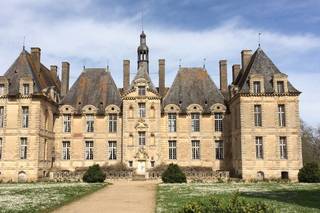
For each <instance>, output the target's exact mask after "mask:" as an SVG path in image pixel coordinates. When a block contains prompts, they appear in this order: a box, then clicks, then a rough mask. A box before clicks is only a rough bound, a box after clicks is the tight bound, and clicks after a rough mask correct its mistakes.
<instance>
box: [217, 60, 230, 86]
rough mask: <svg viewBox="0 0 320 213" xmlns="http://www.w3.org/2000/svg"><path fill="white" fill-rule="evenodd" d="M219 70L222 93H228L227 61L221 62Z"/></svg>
mask: <svg viewBox="0 0 320 213" xmlns="http://www.w3.org/2000/svg"><path fill="white" fill-rule="evenodd" d="M219 70H220V91H221V92H227V91H228V73H227V60H220V61H219Z"/></svg>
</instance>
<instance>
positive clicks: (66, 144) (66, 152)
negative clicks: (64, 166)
mask: <svg viewBox="0 0 320 213" xmlns="http://www.w3.org/2000/svg"><path fill="white" fill-rule="evenodd" d="M62 159H63V160H70V141H62Z"/></svg>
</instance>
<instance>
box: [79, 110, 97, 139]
mask: <svg viewBox="0 0 320 213" xmlns="http://www.w3.org/2000/svg"><path fill="white" fill-rule="evenodd" d="M82 113H83V114H84V115H85V119H86V126H85V130H86V132H88V133H89V132H90V133H91V132H94V126H95V125H94V123H95V122H94V121H95V114H96V113H97V108H96V107H95V106H92V105H86V106H84V107H83V109H82Z"/></svg>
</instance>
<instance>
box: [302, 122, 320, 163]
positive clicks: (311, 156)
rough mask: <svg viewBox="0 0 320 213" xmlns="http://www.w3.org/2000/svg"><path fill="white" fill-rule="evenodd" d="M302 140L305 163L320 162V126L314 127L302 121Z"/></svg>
mask: <svg viewBox="0 0 320 213" xmlns="http://www.w3.org/2000/svg"><path fill="white" fill-rule="evenodd" d="M301 141H302V157H303V164H306V163H310V162H317V163H320V126H318V128H314V127H311V126H309V125H307V124H306V123H305V122H303V121H301Z"/></svg>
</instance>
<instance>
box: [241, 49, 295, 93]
mask: <svg viewBox="0 0 320 213" xmlns="http://www.w3.org/2000/svg"><path fill="white" fill-rule="evenodd" d="M252 74H261V75H262V76H263V77H264V88H265V92H266V93H273V92H274V88H273V82H272V78H273V75H274V74H283V73H282V72H280V70H279V69H278V68H277V67H276V65H274V63H273V62H272V61H271V59H270V58H269V57H268V56H267V55H266V54H265V52H264V51H263V50H262V49H261V48H258V49H257V50H256V51H255V53H254V54H253V55H252V57H251V60H250V62H249V64H248V67H247V69H246V70H241V72H240V74H239V76H238V77H237V79H236V81H235V84H236V85H238V87H239V92H240V93H249V91H250V90H249V89H250V88H249V76H250V75H252ZM288 92H289V93H299V91H298V90H297V89H296V88H294V87H293V85H292V84H291V83H290V82H289V81H288Z"/></svg>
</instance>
